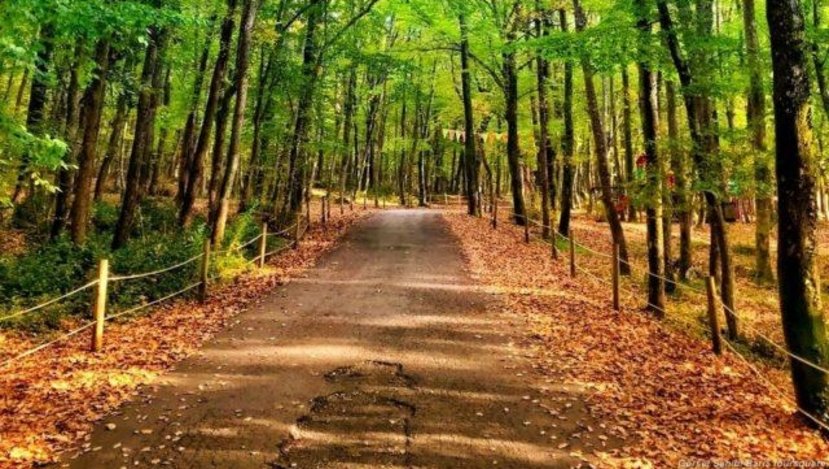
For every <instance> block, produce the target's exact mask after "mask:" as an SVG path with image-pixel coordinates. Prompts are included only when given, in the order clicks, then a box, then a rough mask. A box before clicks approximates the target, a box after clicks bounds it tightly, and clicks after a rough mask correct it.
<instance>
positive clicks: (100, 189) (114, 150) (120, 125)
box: [93, 93, 129, 200]
mask: <svg viewBox="0 0 829 469" xmlns="http://www.w3.org/2000/svg"><path fill="white" fill-rule="evenodd" d="M128 104H129V95H128V94H127V93H121V95H120V96H118V104H116V110H115V117H113V118H112V124H110V127H111V129H112V130H111V133H110V134H109V143H107V147H106V152H105V153H104V160H103V161H102V162H101V168H100V169H99V170H98V178H97V179H96V180H95V195H94V197H93V198H94V200H100V199H101V196H102V195H103V194H104V190H106V185H107V180H109V171H110V169H111V168H112V162H113V161H115V159H116V158H117V156H118V150H120V149H121V139H122V137H123V135H124V126H125V124H126V123H127V114H128V113H129V106H128Z"/></svg>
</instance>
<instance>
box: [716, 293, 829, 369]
mask: <svg viewBox="0 0 829 469" xmlns="http://www.w3.org/2000/svg"><path fill="white" fill-rule="evenodd" d="M719 302H720V305H722V307H723V309H725V310H726V311H727V312H728V313H730V314H731V315H732V316H734V317H735V318H737V319H739V320H740V321H742V324H743V326H744V327H745V328H746V329H748V330H749V331H751V332H753V333H754V334H756V335H757V336H758V337H760V338H761V339H763V340H764V341H765V342H767V343H768V344H769V345H771V346H772V347H774V348H775V349H777V350H778V351H780V352H782V353H783V354H784V355H788V356H789V357H790V358H792V359H793V360H797V361H799V362H800V363H803V364H804V365H808V366H810V367H812V368H814V369H816V370H818V371H821V372H823V373H826V374H829V369H827V368H826V367H823V366H820V365H818V364H817V363H814V362H811V361H809V360H807V359H805V358H803V357H801V356H800V355H797V354H795V353H793V352H791V351H789V350H788V349H787V348H785V347H783V346H782V345H780V344H778V343H777V342H775V341H774V340H772V339H771V338H769V337H768V336H766V335H765V334H763V333H762V332H760V331H758V330H757V329H756V328H754V327H752V326H751V324H750V323H749V322H748V321H747V320H746V318H745V316H740V315H739V314H737V313H736V312H735V311H734V310H733V309H731V308H730V307H728V305H726V304H725V303H723V302H722V300H721V299H720V300H719Z"/></svg>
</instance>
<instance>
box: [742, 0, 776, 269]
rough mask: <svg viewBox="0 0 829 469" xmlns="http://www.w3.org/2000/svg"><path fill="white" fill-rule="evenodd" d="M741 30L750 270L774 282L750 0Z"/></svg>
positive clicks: (759, 72)
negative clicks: (749, 171) (752, 214)
mask: <svg viewBox="0 0 829 469" xmlns="http://www.w3.org/2000/svg"><path fill="white" fill-rule="evenodd" d="M743 30H744V34H745V42H746V56H747V58H748V72H749V87H748V92H747V96H746V102H747V107H746V120H747V121H748V127H749V131H750V133H751V146H752V149H753V150H754V181H755V184H756V187H755V204H756V207H757V223H756V226H755V236H754V247H755V251H756V252H755V257H754V271H755V275H756V276H757V279H758V280H760V281H763V282H769V281H772V280H774V274H773V273H772V270H771V246H770V245H771V242H770V239H771V227H772V223H773V220H772V198H771V193H772V192H771V184H772V180H771V168H770V167H769V164H768V162H767V161H766V141H765V140H766V122H765V119H766V96H765V93H764V91H763V65H762V63H761V62H760V41H759V39H758V38H757V20H756V13H755V9H754V0H743Z"/></svg>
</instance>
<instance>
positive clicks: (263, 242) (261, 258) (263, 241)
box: [259, 223, 268, 269]
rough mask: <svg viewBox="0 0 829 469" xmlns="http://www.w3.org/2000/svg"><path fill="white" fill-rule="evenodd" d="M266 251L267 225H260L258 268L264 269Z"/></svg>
mask: <svg viewBox="0 0 829 469" xmlns="http://www.w3.org/2000/svg"><path fill="white" fill-rule="evenodd" d="M267 249H268V224H267V223H262V238H261V239H260V240H259V268H260V269H261V268H262V267H265V251H266V250H267Z"/></svg>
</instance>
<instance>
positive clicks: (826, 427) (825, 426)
mask: <svg viewBox="0 0 829 469" xmlns="http://www.w3.org/2000/svg"><path fill="white" fill-rule="evenodd" d="M723 343H724V344H725V346H726V347H728V349H729V350H731V352H732V353H734V355H736V356H737V357H739V358H740V360H742V362H743V363H745V365H746V366H747V367H748V368H749V369H750V370H751V371H752V372H754V374H756V375H757V377H758V378H760V380H761V381H763V382H765V383H766V385H767V386H768V387H769V388H771V389H772V390H773V391H774V392H776V393H777V394H778V395H779V396H780V397H782V398H783V399H784V400H786V401H787V402H789V404H791V405H793V406H794V407H795V409H797V411H798V412H800V413H801V414H803V415H804V416H806V417H807V418H808V419H809V420H811V421H812V422H814V423H815V424H817V425H818V426H820V427H821V428H823V429H824V430H829V424H826V423H825V422H824V421H823V420H821V419H819V418H818V417H815V416H814V415H812V414H810V413H809V412H807V411H805V410H803V409H801V408H800V407H799V406H798V405H797V403H795V402H794V401H793V400H792V398H791V397H790V396H789V395H788V394H786V393H785V392H783V390H782V389H780V387H778V386H777V385H776V384H774V383H772V382H771V381H770V380H769V379H768V378H766V377H765V376H764V375H763V373H762V372H761V371H760V370H759V369H758V368H757V367H756V366H754V364H753V363H751V362H750V361H749V360H748V359H747V358H746V357H744V356H743V355H742V354H741V353H740V352H738V351H737V349H736V348H734V346H733V345H731V342H730V341H728V340H727V339H723Z"/></svg>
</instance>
